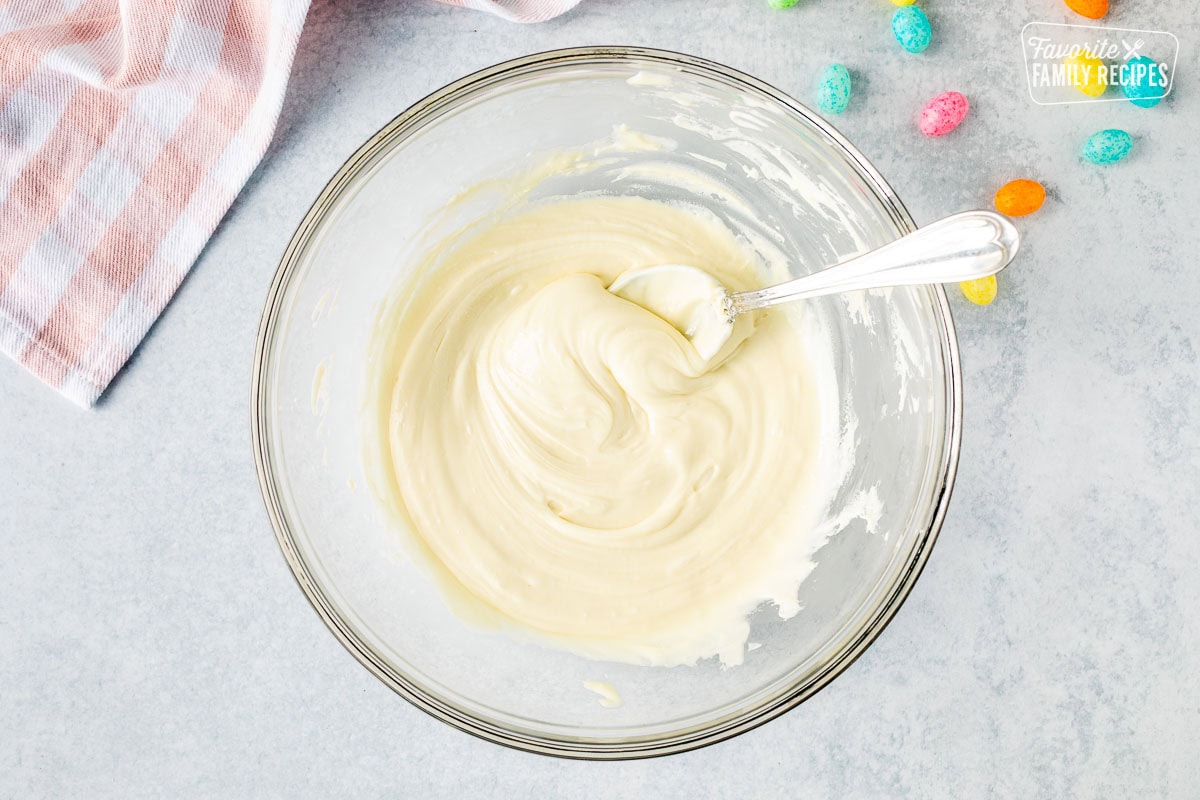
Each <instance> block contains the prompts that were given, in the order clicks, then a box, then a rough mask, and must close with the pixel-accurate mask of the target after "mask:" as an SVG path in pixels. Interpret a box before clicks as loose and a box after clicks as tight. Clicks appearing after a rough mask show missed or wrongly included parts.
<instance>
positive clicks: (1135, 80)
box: [1121, 56, 1167, 108]
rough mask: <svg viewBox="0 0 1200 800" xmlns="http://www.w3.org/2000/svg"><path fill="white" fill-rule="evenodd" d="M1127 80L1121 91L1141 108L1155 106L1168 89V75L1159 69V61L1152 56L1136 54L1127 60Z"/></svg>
mask: <svg viewBox="0 0 1200 800" xmlns="http://www.w3.org/2000/svg"><path fill="white" fill-rule="evenodd" d="M1122 71H1123V72H1125V73H1126V76H1125V77H1126V80H1125V82H1124V83H1122V84H1121V91H1123V92H1125V96H1126V97H1128V98H1129V102H1131V103H1133V104H1134V105H1135V106H1138V107H1139V108H1153V107H1154V106H1156V105H1158V101H1159V100H1162V95H1163V92H1165V91H1166V90H1167V86H1166V75H1165V74H1164V73H1163V72H1161V71H1159V68H1158V62H1157V61H1155V60H1154V59H1153V58H1151V57H1150V56H1134V57H1133V58H1131V59H1129V60H1128V61H1126V62H1125V68H1124V69H1123V70H1122Z"/></svg>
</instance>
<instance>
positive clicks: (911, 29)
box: [892, 6, 933, 53]
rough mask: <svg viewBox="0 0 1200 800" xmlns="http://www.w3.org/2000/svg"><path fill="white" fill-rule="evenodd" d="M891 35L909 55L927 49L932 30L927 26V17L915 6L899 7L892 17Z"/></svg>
mask: <svg viewBox="0 0 1200 800" xmlns="http://www.w3.org/2000/svg"><path fill="white" fill-rule="evenodd" d="M892 33H894V34H896V41H897V42H899V43H900V46H901V47H903V48H904V49H905V50H907V51H908V52H910V53H920V52H923V51H924V50H925V48H926V47H929V40H930V39H932V38H933V28H932V27H930V25H929V17H927V16H925V12H924V11H922V10H921V9H919V8H917V7H916V6H901V7H900V8H897V9H896V13H895V14H893V15H892Z"/></svg>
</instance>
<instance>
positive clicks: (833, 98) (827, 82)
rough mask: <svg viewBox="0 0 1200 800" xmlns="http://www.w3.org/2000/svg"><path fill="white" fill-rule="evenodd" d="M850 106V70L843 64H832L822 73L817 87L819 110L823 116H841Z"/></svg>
mask: <svg viewBox="0 0 1200 800" xmlns="http://www.w3.org/2000/svg"><path fill="white" fill-rule="evenodd" d="M848 105H850V70H848V69H846V68H845V67H843V66H842V65H841V64H830V65H829V66H828V67H826V68H825V71H824V72H822V73H821V85H820V86H818V87H817V108H819V109H821V113H822V114H840V113H842V112H843V111H845V110H846V106H848Z"/></svg>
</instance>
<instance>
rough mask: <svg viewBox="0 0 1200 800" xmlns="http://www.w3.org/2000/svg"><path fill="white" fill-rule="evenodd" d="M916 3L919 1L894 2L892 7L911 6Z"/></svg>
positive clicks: (894, 0)
mask: <svg viewBox="0 0 1200 800" xmlns="http://www.w3.org/2000/svg"><path fill="white" fill-rule="evenodd" d="M915 2H917V0H892V5H894V6H911V5H912V4H913V3H915Z"/></svg>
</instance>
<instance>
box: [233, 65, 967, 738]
mask: <svg viewBox="0 0 1200 800" xmlns="http://www.w3.org/2000/svg"><path fill="white" fill-rule="evenodd" d="M630 62H633V65H636V64H637V63H642V64H646V65H648V66H656V65H657V66H666V67H676V68H678V67H684V68H687V69H688V70H689V71H690V72H693V73H700V74H702V75H705V76H707V77H710V78H714V79H718V80H721V81H724V82H726V83H732V84H735V85H736V84H741V85H742V86H744V87H746V88H749V89H753V90H755V91H757V92H759V93H762V94H765V95H767V96H769V97H770V98H771V99H772V100H774V101H775V102H778V103H779V104H781V105H783V106H785V107H786V108H787V109H789V110H790V111H791V112H793V113H795V114H797V115H798V116H800V117H802V118H803V119H804V120H805V121H806V122H807V123H808V124H811V125H812V126H814V127H815V128H817V129H818V131H819V132H820V133H822V134H823V135H825V136H826V137H828V139H829V140H830V141H831V142H832V143H833V144H834V145H836V146H837V147H838V148H840V150H841V151H842V153H841V154H842V156H843V157H844V158H845V159H846V160H847V162H848V163H849V164H850V165H851V166H852V167H853V168H854V169H856V170H857V171H858V172H859V174H860V176H861V177H862V178H863V179H864V180H866V181H867V182H868V183H869V184H870V185H871V188H872V190H873V191H874V193H875V194H876V196H877V197H878V198H879V199H880V200H881V201H882V205H883V210H884V211H885V212H887V213H888V215H889V216H891V218H892V220H893V222H894V223H895V224H896V226H897V228H898V229H899V231H900V235H903V233H907V232H910V231H912V230H915V229H916V227H917V226H916V224H915V222H914V221H913V219H912V217H911V215H910V214H909V212H908V210H907V209H906V208H905V207H904V205H903V203H901V201H900V199H899V197H898V196H897V195H896V193H895V191H893V189H892V188H891V186H890V185H889V184H888V183H887V181H886V180H884V178H883V176H882V175H881V174H880V173H879V171H878V170H877V169H876V168H875V167H874V165H872V164H871V163H870V162H869V161H868V160H867V159H866V158H865V157H864V156H863V155H862V154H861V153H860V152H859V151H858V150H857V148H855V147H854V146H853V145H852V144H850V142H849V141H848V140H847V139H846V138H845V137H843V136H842V135H841V134H840V133H839V132H838V131H837V130H836V129H834V128H833V127H832V126H831V125H829V123H827V122H826V121H825V120H823V119H822V118H821V117H820V116H819V115H818V114H817V113H816V112H814V111H812V110H810V109H808V108H807V107H805V106H804V105H803V104H801V103H799V102H798V101H796V100H795V99H794V98H792V97H790V96H789V95H787V94H786V93H784V92H782V91H780V90H778V89H776V88H775V87H773V86H771V85H770V84H768V83H766V82H764V81H762V80H759V79H758V78H755V77H753V76H751V75H748V74H746V73H744V72H741V71H740V70H737V69H733V68H731V67H728V66H725V65H723V64H720V63H718V62H715V61H711V60H709V59H705V58H701V57H698V56H692V55H687V54H684V53H678V52H674V51H670V50H661V49H654V48H644V47H626V46H588V47H572V48H564V49H557V50H548V51H544V52H539V53H532V54H529V55H525V56H520V57H518V58H514V59H510V60H507V61H503V62H501V63H498V64H495V65H493V66H490V67H486V68H484V69H481V70H478V71H476V72H473V73H470V74H468V75H466V76H464V77H462V78H459V79H458V80H456V81H453V82H451V83H449V84H447V85H445V86H443V87H442V88H440V89H438V90H436V91H434V92H432V93H431V94H429V95H427V96H426V97H424V98H422V99H420V100H418V101H417V102H415V103H413V104H412V105H411V106H409V107H408V108H407V109H405V110H404V111H403V112H402V113H400V114H399V115H397V116H396V117H394V118H393V119H392V120H391V121H390V122H388V123H387V124H385V125H384V126H383V127H382V128H380V129H379V130H378V131H376V132H375V133H374V134H373V135H372V136H371V137H370V138H368V139H367V140H366V141H365V142H364V143H363V144H362V145H361V146H360V147H359V148H357V149H356V150H355V152H354V154H353V155H351V156H350V157H349V158H348V159H346V161H345V162H344V163H343V164H342V165H341V167H339V168H338V170H337V172H336V173H335V174H334V175H333V177H332V178H330V180H329V181H328V183H326V185H325V187H324V188H323V189H322V190H321V193H320V194H319V195H318V196H317V198H316V200H315V201H314V202H313V203H312V205H311V206H310V207H309V209H308V211H307V212H306V213H305V215H304V218H303V220H302V221H301V222H300V224H299V226H297V228H296V231H295V233H294V234H293V235H292V237H291V239H290V240H289V242H288V245H287V247H286V249H285V250H284V253H283V255H282V257H281V258H280V261H279V266H278V267H277V269H276V271H275V275H274V276H273V278H272V280H271V284H270V287H269V289H268V292H267V297H266V301H265V305H264V308H263V313H262V317H261V319H260V322H259V330H258V336H257V341H256V343H255V348H254V363H253V373H252V380H251V385H250V398H249V399H250V409H249V410H250V428H251V439H252V446H253V454H254V464H255V469H256V472H257V474H258V483H259V489H260V491H261V493H262V497H263V502H264V504H265V506H266V510H267V515H268V517H269V518H270V521H271V527H272V529H273V530H274V532H275V538H276V541H277V542H278V544H279V548H280V550H281V551H282V553H283V556H284V559H285V560H286V561H287V563H288V566H289V568H290V569H291V572H292V575H293V577H294V578H295V580H296V583H297V584H298V585H299V587H300V589H301V591H302V592H303V593H304V595H305V597H306V598H307V599H308V601H309V603H310V604H311V605H312V607H313V609H314V610H315V611H316V612H317V614H318V616H320V618H321V620H322V621H323V622H324V623H325V625H326V626H327V627H328V628H329V630H330V631H331V632H332V633H333V635H334V636H335V637H336V638H337V639H338V641H339V642H341V644H342V645H343V646H344V647H345V648H346V649H347V650H348V651H349V652H350V653H351V655H353V656H354V657H355V659H357V660H358V661H359V663H361V664H362V665H363V666H364V667H366V668H367V669H368V670H369V671H370V672H371V673H372V674H374V675H375V677H377V678H378V679H379V680H381V681H383V683H384V684H385V685H387V686H388V687H389V688H391V689H392V690H393V691H395V692H396V693H397V694H399V695H400V696H401V697H403V698H404V699H405V700H407V701H409V702H410V703H412V704H413V705H414V706H416V707H417V708H419V709H421V710H422V711H425V712H426V713H428V714H430V715H432V716H433V717H435V718H437V719H439V720H441V721H442V722H445V723H447V724H449V725H451V726H453V727H455V728H457V729H459V730H462V731H465V732H467V733H470V734H472V735H474V736H477V737H480V738H482V739H485V740H487V741H491V742H494V743H497V744H501V745H504V746H507V747H511V748H515V749H518V750H523V751H527V752H532V753H538V754H541V755H551V756H558V757H563V758H571V759H585V760H624V759H637V758H648V757H654V756H662V755H669V754H674V753H681V752H686V751H688V750H694V749H697V748H700V747H704V746H707V745H710V744H715V743H717V742H720V741H724V740H726V739H729V738H731V737H733V736H736V735H738V734H741V733H744V732H746V731H748V730H751V729H753V728H756V727H758V726H759V725H762V724H764V723H766V722H768V721H770V720H772V719H775V718H776V717H778V716H780V715H782V714H784V713H786V712H787V711H789V710H791V709H792V708H794V707H796V706H797V705H799V704H800V703H802V702H803V701H805V700H807V699H808V698H810V697H812V696H813V695H814V694H816V693H817V692H818V691H820V690H821V689H823V688H824V687H825V686H827V685H828V684H829V683H830V682H831V681H832V680H833V679H834V678H836V677H837V676H839V675H841V674H842V673H843V672H844V671H845V670H846V669H847V668H848V667H849V666H850V665H851V664H852V663H854V661H856V660H857V659H858V657H859V656H860V655H862V653H863V652H865V651H866V649H867V648H868V647H869V646H870V645H871V644H872V643H874V641H875V640H876V639H877V638H878V637H879V635H880V634H881V633H882V632H883V629H884V628H885V627H886V626H887V625H888V623H889V622H890V621H891V620H892V619H893V617H894V616H895V615H896V613H897V611H898V610H899V609H900V606H902V605H903V603H904V601H905V600H906V599H907V597H908V595H909V593H910V592H911V591H912V587H913V586H914V584H915V583H916V580H917V578H918V577H919V576H920V574H921V572H922V570H923V569H924V566H925V563H926V562H927V561H928V559H929V554H930V552H931V551H932V549H933V546H934V544H935V543H936V541H937V537H938V534H939V532H940V530H941V527H942V523H943V522H944V520H945V516H946V511H947V508H948V505H949V500H950V495H951V491H952V489H953V486H954V481H955V477H956V475H957V471H958V459H959V451H960V447H961V440H962V421H963V410H962V391H963V388H962V371H961V364H960V357H959V348H958V338H957V334H956V331H955V326H954V320H953V316H952V314H951V309H950V304H949V300H948V298H947V296H946V292H945V290H944V288H943V287H942V286H941V285H934V286H931V287H929V288H930V290H931V294H932V299H933V309H934V312H935V315H936V316H937V318H938V319H939V321H940V322H941V323H942V328H941V334H942V335H941V336H940V342H939V344H940V345H941V350H942V356H943V360H944V363H945V364H946V366H947V370H946V372H947V375H946V384H947V387H948V390H949V391H948V392H947V401H946V409H945V412H946V420H947V423H948V425H947V429H946V431H945V434H944V443H943V448H942V450H943V452H942V456H941V470H940V475H938V476H936V477H935V480H934V485H933V493H932V498H933V514H932V516H931V517H930V522H929V526H928V528H927V530H926V532H925V534H924V535H923V536H920V537H919V539H918V541H917V545H916V547H915V549H914V552H913V554H912V555H911V556H910V558H909V561H908V563H907V564H906V565H905V568H904V569H903V571H902V572H901V573H900V574H899V576H898V579H897V580H896V581H895V583H894V584H893V585H892V586H891V587H890V590H889V591H887V592H886V593H885V595H884V597H883V598H881V599H880V601H879V604H878V607H877V608H876V609H875V610H874V611H873V612H872V613H871V615H870V616H869V617H868V618H867V619H866V621H865V623H864V624H863V625H862V627H861V628H860V629H859V630H858V632H857V633H856V634H855V635H853V636H851V637H849V638H848V640H847V641H846V642H845V643H844V644H843V646H842V647H841V649H840V650H838V651H836V652H834V653H833V654H832V655H831V657H830V658H829V659H828V660H827V661H826V662H825V663H824V664H823V665H822V666H821V667H820V668H819V669H818V670H817V671H816V673H814V675H812V676H810V678H809V679H807V680H805V681H802V682H797V683H796V684H794V685H792V686H791V687H789V688H788V690H786V691H784V692H782V693H780V694H778V695H776V696H775V697H773V698H769V699H768V700H767V701H766V702H764V703H761V704H759V705H757V706H752V707H750V708H748V709H745V710H743V711H742V712H740V713H738V714H735V715H733V716H730V717H726V718H724V719H720V720H716V721H714V722H712V723H709V724H707V725H705V726H703V727H701V728H699V729H684V730H682V731H680V732H672V733H669V734H666V735H661V734H656V735H652V736H649V737H646V738H644V739H638V740H633V741H631V740H622V741H601V740H595V739H587V738H585V737H557V736H541V735H535V734H530V733H526V732H520V731H514V730H511V729H510V728H508V727H505V726H503V725H501V724H497V723H495V722H493V721H491V720H488V719H483V718H481V717H478V716H475V715H473V714H471V713H470V712H469V711H467V710H465V709H461V708H459V707H457V706H455V705H454V704H453V703H451V702H449V701H447V700H445V699H444V698H441V697H439V696H436V695H435V694H433V693H431V692H429V691H427V690H425V689H423V688H421V687H420V686H418V685H417V684H416V683H415V682H413V681H412V680H410V679H409V678H408V677H407V676H406V675H404V674H403V673H401V672H400V671H399V670H397V669H395V668H394V667H392V666H391V665H389V664H387V663H386V662H385V661H384V660H383V659H382V658H381V657H380V656H379V655H378V654H377V653H375V652H374V651H373V650H372V649H371V648H370V647H369V646H368V645H367V644H366V643H365V642H364V641H363V640H362V639H361V638H360V637H359V635H358V634H357V632H356V631H355V630H354V628H353V627H352V626H351V625H350V624H349V623H348V622H347V621H346V620H345V619H343V618H342V616H341V615H340V614H339V612H338V611H337V609H336V608H335V607H334V606H333V604H332V603H331V602H330V600H329V599H328V598H327V597H326V596H325V593H324V591H323V590H322V588H321V586H320V585H319V583H318V581H317V580H316V579H314V577H313V574H312V571H311V570H310V569H309V566H308V564H307V563H306V562H305V560H304V557H303V555H302V554H301V552H300V549H299V548H298V546H297V544H296V542H295V539H294V536H293V532H292V529H291V525H290V522H289V520H288V517H287V514H286V512H285V508H284V504H283V502H282V500H281V486H280V485H278V484H277V482H276V479H275V476H276V474H277V470H276V468H275V464H274V461H273V458H272V456H271V448H270V439H271V436H270V431H269V428H270V424H269V420H270V417H269V412H268V409H267V407H266V405H267V401H268V399H270V396H271V395H270V385H269V384H270V379H271V376H272V374H273V372H274V370H273V363H272V358H271V347H270V346H271V345H272V343H273V342H274V340H275V338H276V333H277V325H276V323H277V321H278V319H279V316H280V313H281V310H282V301H283V299H284V297H285V295H286V290H287V289H288V288H289V286H290V284H291V281H292V278H293V277H294V276H295V273H296V272H297V269H298V267H299V266H300V264H301V263H302V258H301V257H302V256H303V255H304V253H305V252H306V250H307V247H308V245H309V244H310V243H311V242H312V240H313V238H314V234H315V233H317V232H319V231H320V229H321V227H322V224H323V223H324V221H325V220H326V218H327V217H329V216H330V214H331V213H333V212H335V211H336V210H337V206H338V200H339V199H340V198H341V197H342V195H343V192H345V191H346V190H347V189H349V188H350V187H351V186H352V185H353V184H354V182H355V181H356V180H357V179H358V178H359V177H360V176H359V168H360V166H361V165H362V164H364V163H365V162H369V161H370V160H372V159H373V158H374V157H375V156H377V155H378V154H379V153H380V152H381V150H382V149H383V148H384V147H386V146H390V145H392V144H393V143H394V142H397V141H401V140H403V139H404V138H406V137H407V136H409V135H411V134H413V133H415V132H416V131H417V130H419V129H420V128H422V127H423V126H424V125H425V123H427V122H430V121H432V120H434V119H436V118H437V116H438V115H439V114H440V113H441V112H442V111H443V110H446V108H447V107H448V106H451V105H453V104H454V103H455V102H456V101H457V100H458V99H459V98H460V97H462V96H463V95H467V94H471V93H473V92H476V91H478V90H480V89H483V88H486V87H487V86H489V85H491V84H495V83H499V82H502V81H505V80H508V79H511V78H515V77H520V76H523V75H527V74H531V73H535V72H543V71H546V70H548V69H557V68H562V67H571V66H595V65H605V64H630Z"/></svg>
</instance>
